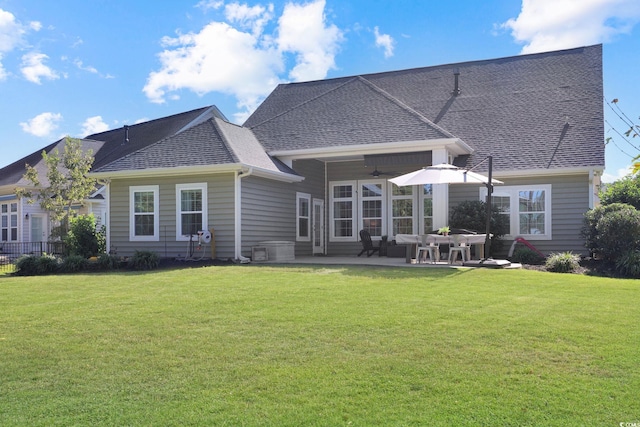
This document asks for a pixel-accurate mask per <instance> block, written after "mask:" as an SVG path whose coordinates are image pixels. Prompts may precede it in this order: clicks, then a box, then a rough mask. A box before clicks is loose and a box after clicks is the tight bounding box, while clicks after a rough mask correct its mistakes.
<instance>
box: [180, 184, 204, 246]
mask: <svg viewBox="0 0 640 427" xmlns="http://www.w3.org/2000/svg"><path fill="white" fill-rule="evenodd" d="M200 230H207V183H206V182H203V183H196V184H176V240H189V236H197V235H198V231H200Z"/></svg>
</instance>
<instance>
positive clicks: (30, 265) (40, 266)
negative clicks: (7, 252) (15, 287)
mask: <svg viewBox="0 0 640 427" xmlns="http://www.w3.org/2000/svg"><path fill="white" fill-rule="evenodd" d="M58 266H59V262H58V259H57V258H56V257H54V256H53V255H42V256H37V255H23V256H21V257H20V258H18V260H17V261H16V271H15V274H17V275H19V276H38V275H42V274H51V273H55V272H56V271H58Z"/></svg>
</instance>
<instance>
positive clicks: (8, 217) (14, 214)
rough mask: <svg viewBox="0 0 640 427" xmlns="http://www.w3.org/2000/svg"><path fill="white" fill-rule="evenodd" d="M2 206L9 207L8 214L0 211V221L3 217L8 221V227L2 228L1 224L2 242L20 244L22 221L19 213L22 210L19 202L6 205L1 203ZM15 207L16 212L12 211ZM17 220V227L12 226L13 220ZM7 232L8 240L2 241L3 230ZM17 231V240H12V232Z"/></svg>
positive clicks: (0, 224) (13, 201)
mask: <svg viewBox="0 0 640 427" xmlns="http://www.w3.org/2000/svg"><path fill="white" fill-rule="evenodd" d="M0 205H6V207H7V212H5V213H2V211H1V210H0V221H1V218H2V217H6V221H7V226H6V227H2V223H1V222H0V241H2V242H19V241H20V225H21V221H20V214H19V213H18V211H19V210H20V207H19V204H18V202H17V201H15V200H10V201H7V202H6V203H0ZM13 205H15V209H16V210H15V211H13V210H11V208H12V206H13ZM12 218H15V220H16V225H15V227H14V226H12V224H11V219H12ZM2 229H4V230H7V240H2V234H1V230H2ZM14 229H15V231H16V238H15V239H12V238H11V236H12V231H13V230H14Z"/></svg>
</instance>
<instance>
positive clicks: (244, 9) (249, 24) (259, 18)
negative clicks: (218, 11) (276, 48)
mask: <svg viewBox="0 0 640 427" xmlns="http://www.w3.org/2000/svg"><path fill="white" fill-rule="evenodd" d="M224 15H225V18H227V21H229V22H230V23H232V24H233V23H237V24H238V25H239V26H240V28H243V29H251V32H252V34H254V35H256V36H259V35H260V34H261V33H262V31H263V29H264V27H265V25H266V24H267V23H268V22H269V21H271V20H272V19H273V4H270V5H269V6H268V7H267V8H265V7H264V6H253V7H249V6H247V5H246V4H239V3H231V4H228V5H226V6H225V8H224Z"/></svg>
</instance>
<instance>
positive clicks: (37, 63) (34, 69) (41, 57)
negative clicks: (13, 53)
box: [21, 52, 60, 84]
mask: <svg viewBox="0 0 640 427" xmlns="http://www.w3.org/2000/svg"><path fill="white" fill-rule="evenodd" d="M47 59H49V57H48V56H47V55H45V54H44V53H39V52H30V53H27V54H25V55H22V68H21V71H22V75H23V76H24V77H25V78H26V79H27V80H29V81H30V82H33V83H36V84H41V81H40V79H42V78H46V79H49V80H55V79H59V78H60V75H58V73H56V72H55V71H53V70H52V69H51V68H49V67H48V66H47V65H45V64H44V61H46V60H47Z"/></svg>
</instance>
